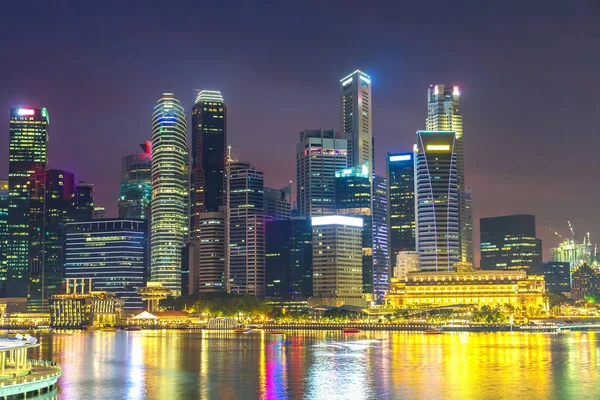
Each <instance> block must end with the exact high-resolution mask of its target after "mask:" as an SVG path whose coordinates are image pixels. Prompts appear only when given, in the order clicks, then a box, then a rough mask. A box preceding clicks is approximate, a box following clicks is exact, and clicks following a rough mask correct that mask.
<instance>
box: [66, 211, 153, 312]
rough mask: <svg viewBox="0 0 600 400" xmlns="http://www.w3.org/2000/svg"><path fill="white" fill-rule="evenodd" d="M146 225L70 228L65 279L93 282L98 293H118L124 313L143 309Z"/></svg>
mask: <svg viewBox="0 0 600 400" xmlns="http://www.w3.org/2000/svg"><path fill="white" fill-rule="evenodd" d="M146 237H147V233H146V222H145V221H141V220H127V219H104V220H97V221H89V222H72V223H69V224H67V233H66V243H65V265H64V269H65V278H67V279H91V280H92V285H93V290H94V291H105V292H112V293H115V294H116V295H117V296H118V297H119V298H121V299H123V300H124V302H125V305H124V310H139V309H143V303H142V299H141V297H140V295H139V294H137V292H136V291H137V289H138V288H140V287H143V286H144V284H145V282H146V279H145V277H146V274H145V271H146V240H147V239H146Z"/></svg>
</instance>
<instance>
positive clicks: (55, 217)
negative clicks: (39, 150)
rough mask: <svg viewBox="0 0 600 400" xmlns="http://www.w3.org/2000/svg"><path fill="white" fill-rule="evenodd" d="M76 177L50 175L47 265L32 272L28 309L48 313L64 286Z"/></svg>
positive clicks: (58, 173)
mask: <svg viewBox="0 0 600 400" xmlns="http://www.w3.org/2000/svg"><path fill="white" fill-rule="evenodd" d="M74 198H75V176H74V175H73V174H72V173H71V172H67V171H62V170H58V169H49V170H48V171H46V204H45V221H44V223H45V229H44V231H45V237H44V254H45V256H44V262H43V264H40V268H39V269H33V268H32V270H31V273H30V276H29V279H30V282H29V295H28V299H27V309H28V310H30V311H36V312H47V311H48V310H49V308H48V301H49V300H50V297H51V296H52V295H53V294H59V293H60V291H61V286H62V272H63V264H64V244H65V234H66V226H67V222H68V221H70V220H72V218H73V215H72V214H73V202H74Z"/></svg>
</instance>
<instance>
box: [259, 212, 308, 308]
mask: <svg viewBox="0 0 600 400" xmlns="http://www.w3.org/2000/svg"><path fill="white" fill-rule="evenodd" d="M266 260H267V262H266V277H267V278H266V279H267V285H266V293H265V294H266V295H267V296H268V297H274V298H280V299H284V300H295V299H307V298H309V297H310V296H312V290H313V288H312V286H313V281H312V279H313V276H312V226H311V223H310V220H307V219H304V218H292V219H287V220H279V221H270V222H267V239H266Z"/></svg>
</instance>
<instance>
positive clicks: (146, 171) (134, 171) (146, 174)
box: [119, 142, 152, 220]
mask: <svg viewBox="0 0 600 400" xmlns="http://www.w3.org/2000/svg"><path fill="white" fill-rule="evenodd" d="M141 146H142V149H143V150H144V151H143V152H142V153H138V154H130V155H128V156H125V157H123V162H122V174H121V175H122V176H121V185H120V187H119V218H127V219H132V218H134V219H147V220H149V219H150V203H151V201H152V154H151V149H152V145H151V143H150V142H146V143H144V144H143V145H141Z"/></svg>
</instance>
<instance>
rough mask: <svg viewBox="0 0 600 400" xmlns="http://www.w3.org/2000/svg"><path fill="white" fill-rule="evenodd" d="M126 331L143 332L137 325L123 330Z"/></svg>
mask: <svg viewBox="0 0 600 400" xmlns="http://www.w3.org/2000/svg"><path fill="white" fill-rule="evenodd" d="M123 329H124V330H126V331H141V330H142V327H141V326H137V325H131V326H126V327H124V328H123Z"/></svg>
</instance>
